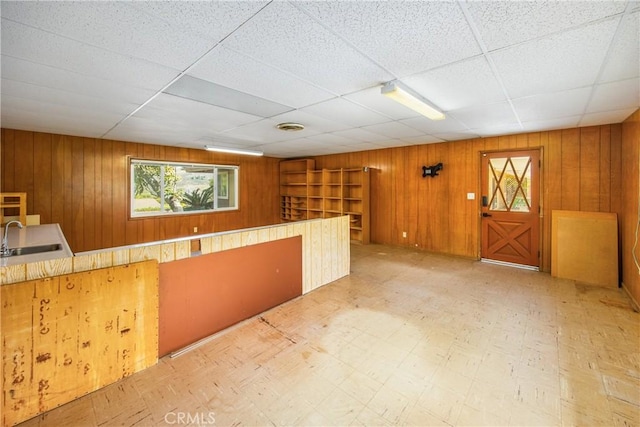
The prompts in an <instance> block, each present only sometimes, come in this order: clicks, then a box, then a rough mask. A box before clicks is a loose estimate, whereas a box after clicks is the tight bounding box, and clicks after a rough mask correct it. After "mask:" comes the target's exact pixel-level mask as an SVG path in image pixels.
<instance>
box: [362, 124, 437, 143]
mask: <svg viewBox="0 0 640 427" xmlns="http://www.w3.org/2000/svg"><path fill="white" fill-rule="evenodd" d="M362 129H364V130H366V131H369V132H373V133H377V134H380V135H384V136H387V137H389V138H401V139H404V138H410V137H414V136H418V135H423V134H424V132H422V131H419V130H417V129H415V128H412V127H410V126H407V125H405V124H402V123H401V122H387V123H381V124H378V125H372V126H364V127H362Z"/></svg>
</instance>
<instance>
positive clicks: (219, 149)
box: [204, 145, 264, 156]
mask: <svg viewBox="0 0 640 427" xmlns="http://www.w3.org/2000/svg"><path fill="white" fill-rule="evenodd" d="M204 149H205V150H207V151H217V152H218V153H228V154H243V155H246V156H262V155H263V154H264V153H263V152H262V151H257V150H245V149H242V148H230V147H216V146H213V145H205V146H204Z"/></svg>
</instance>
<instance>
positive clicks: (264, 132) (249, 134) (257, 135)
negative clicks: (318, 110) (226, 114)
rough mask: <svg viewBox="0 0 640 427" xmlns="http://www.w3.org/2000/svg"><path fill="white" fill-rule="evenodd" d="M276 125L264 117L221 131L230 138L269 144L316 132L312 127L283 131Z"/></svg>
mask: <svg viewBox="0 0 640 427" xmlns="http://www.w3.org/2000/svg"><path fill="white" fill-rule="evenodd" d="M276 125H277V122H274V121H273V120H269V119H265V120H260V121H258V122H254V123H250V124H247V125H243V126H238V127H236V128H233V129H229V130H226V131H224V132H223V134H224V135H227V136H230V137H232V138H239V139H244V140H248V141H255V142H258V143H262V144H269V143H273V142H281V141H289V140H292V139H298V138H304V137H305V136H309V135H313V134H315V133H317V132H316V131H314V130H313V129H308V128H305V129H304V130H301V131H298V132H285V131H281V130H279V129H277V128H276Z"/></svg>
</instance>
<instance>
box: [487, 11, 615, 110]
mask: <svg viewBox="0 0 640 427" xmlns="http://www.w3.org/2000/svg"><path fill="white" fill-rule="evenodd" d="M616 24H617V19H607V20H605V21H601V22H598V23H596V24H592V25H589V26H585V27H581V28H578V29H576V30H572V31H567V32H564V33H560V34H556V35H552V36H549V37H546V38H543V39H538V40H536V41H532V42H529V43H525V44H522V45H518V46H515V47H511V48H507V49H504V50H501V51H498V52H494V53H492V54H491V56H492V57H493V60H494V62H495V64H496V66H497V69H498V73H500V76H501V77H502V80H503V82H504V84H505V87H506V89H507V91H508V93H509V95H510V96H511V97H512V98H520V97H523V96H528V95H536V94H540V93H549V92H556V91H562V90H567V89H573V88H577V87H582V86H587V85H591V84H593V83H594V82H595V79H596V77H597V75H598V73H599V71H600V67H601V65H602V62H603V60H604V58H605V54H606V52H607V49H608V47H609V43H610V42H611V39H612V37H613V33H614V32H615V28H616Z"/></svg>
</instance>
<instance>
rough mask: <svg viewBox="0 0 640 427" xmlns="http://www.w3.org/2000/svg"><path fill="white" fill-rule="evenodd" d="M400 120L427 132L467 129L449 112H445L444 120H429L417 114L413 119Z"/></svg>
mask: <svg viewBox="0 0 640 427" xmlns="http://www.w3.org/2000/svg"><path fill="white" fill-rule="evenodd" d="M401 122H402V123H403V124H405V125H407V126H411V127H412V128H414V129H418V130H419V131H421V132H423V133H427V134H434V133H440V132H462V131H466V130H468V129H469V128H468V127H467V126H465V125H464V124H463V123H460V121H459V120H457V119H456V118H455V117H454V116H452V115H451V114H447V115H446V117H445V118H444V120H431V119H428V118H426V117H424V116H419V117H415V118H413V119H406V120H402V121H401Z"/></svg>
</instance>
